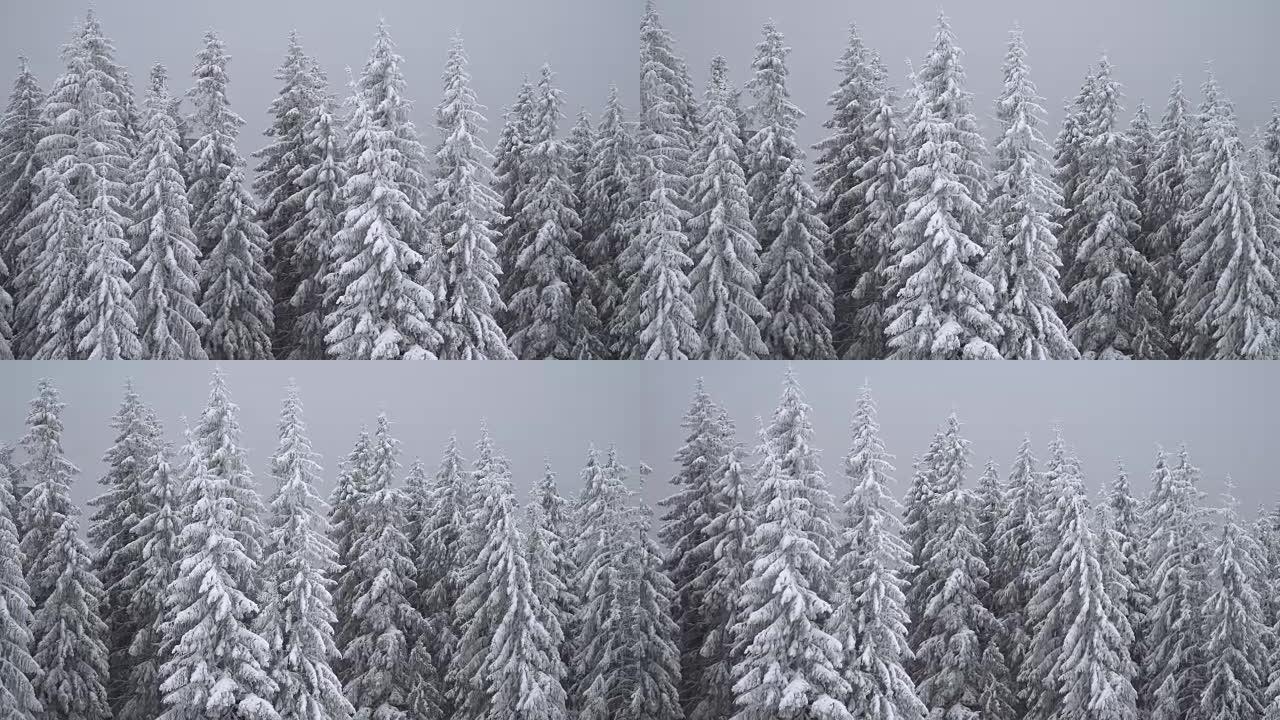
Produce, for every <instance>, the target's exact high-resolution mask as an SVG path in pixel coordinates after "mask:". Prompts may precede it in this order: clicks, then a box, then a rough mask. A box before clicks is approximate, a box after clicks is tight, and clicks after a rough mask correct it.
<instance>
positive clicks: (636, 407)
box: [0, 361, 1280, 514]
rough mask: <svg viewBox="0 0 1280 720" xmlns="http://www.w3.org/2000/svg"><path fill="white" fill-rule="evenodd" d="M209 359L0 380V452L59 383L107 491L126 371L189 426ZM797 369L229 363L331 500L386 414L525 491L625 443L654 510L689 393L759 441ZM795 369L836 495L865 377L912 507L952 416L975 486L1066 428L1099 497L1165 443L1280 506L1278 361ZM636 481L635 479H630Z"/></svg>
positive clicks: (398, 429) (1243, 491)
mask: <svg viewBox="0 0 1280 720" xmlns="http://www.w3.org/2000/svg"><path fill="white" fill-rule="evenodd" d="M212 368H213V364H212V363H202V362H183V363H179V362H167V363H166V362H148V363H146V364H145V365H142V364H138V363H132V364H131V363H88V362H61V363H53V362H22V363H6V364H5V365H4V370H5V372H4V373H3V374H2V375H0V397H4V398H6V401H5V402H4V403H3V404H0V408H2V409H0V442H4V443H12V442H14V441H16V440H17V439H18V438H19V437H20V436H21V434H22V432H23V422H24V419H25V416H26V408H27V400H28V399H29V398H30V397H31V395H32V394H33V390H34V388H35V384H36V381H37V380H38V379H39V378H40V377H42V376H47V377H50V378H52V379H53V380H54V381H55V383H56V384H57V385H58V387H59V388H60V389H61V391H62V395H63V400H64V402H66V403H67V409H66V413H65V425H66V435H65V441H64V445H65V449H66V452H67V454H68V456H69V457H70V458H71V459H72V460H73V461H74V462H75V463H76V464H77V465H79V467H80V468H81V470H82V471H83V472H82V474H81V476H80V477H79V478H78V480H77V481H76V488H75V495H76V497H77V498H78V499H80V500H84V499H86V498H88V497H89V496H91V495H92V494H95V493H96V492H98V489H97V487H96V484H95V483H96V480H97V478H98V477H99V476H100V474H101V470H102V465H101V462H100V458H101V456H102V453H103V451H105V450H106V449H107V447H108V446H109V445H110V443H111V441H112V433H111V431H110V429H109V427H108V424H107V423H108V421H109V419H110V417H111V415H112V414H113V413H114V412H115V411H116V408H117V407H118V405H119V402H120V397H121V388H122V386H123V383H124V381H125V378H126V377H128V376H130V375H133V376H134V381H135V384H136V387H137V389H138V391H139V393H140V394H141V395H142V397H143V398H144V400H146V401H147V402H148V403H150V404H152V405H153V406H154V407H155V408H156V409H157V411H158V412H159V414H160V416H161V418H162V420H163V421H164V423H165V426H166V430H167V431H168V434H169V436H170V437H171V438H172V439H174V440H175V441H176V440H178V439H179V437H180V425H179V422H178V418H179V417H180V416H182V415H188V416H190V417H192V418H195V417H196V416H197V415H198V413H199V412H200V410H201V408H202V407H203V405H204V402H205V400H206V398H207V394H208V381H209V376H210V373H211V371H212ZM785 368H786V365H785V364H783V363H780V362H766V361H759V362H750V363H732V362H702V363H640V362H633V363H426V364H419V363H384V364H380V365H378V366H377V369H376V371H373V366H372V365H371V364H370V363H342V362H327V363H305V362H292V363H282V362H237V363H228V364H225V365H224V369H225V371H226V374H227V380H228V384H229V387H230V390H231V393H232V397H233V399H234V401H235V402H236V403H237V404H238V405H239V406H240V409H241V425H242V427H243V430H244V438H243V444H244V446H245V447H246V448H247V449H248V452H249V459H250V462H251V464H252V467H253V470H254V472H255V474H256V475H257V476H258V479H259V480H260V481H261V482H262V483H263V489H264V491H265V490H266V488H267V487H268V485H267V483H269V480H268V478H267V475H266V468H265V461H266V458H267V457H268V456H269V455H270V453H271V452H272V450H273V448H274V443H275V425H276V421H277V417H278V412H279V406H280V400H281V398H282V397H283V394H284V388H285V386H286V384H287V383H288V380H289V378H290V377H294V378H296V380H297V381H298V383H299V385H300V387H301V389H302V393H303V402H304V406H305V409H306V416H307V421H308V423H309V425H310V430H311V436H312V440H313V442H314V445H315V447H316V449H317V450H318V451H319V452H320V453H322V454H323V456H324V468H325V473H324V474H325V487H324V492H325V493H326V494H327V493H328V490H329V488H330V486H331V483H332V481H333V478H334V474H335V472H336V469H337V461H338V459H339V458H340V457H341V456H343V455H345V454H346V452H347V451H348V450H349V449H350V447H351V444H352V443H353V441H354V440H355V437H356V434H357V433H358V431H359V429H360V426H361V424H363V423H372V422H373V420H374V419H375V418H376V416H377V414H378V412H379V411H381V410H385V411H387V413H388V414H389V416H390V418H391V420H392V422H393V423H394V426H395V434H396V436H397V437H398V438H399V439H400V440H401V441H402V443H403V449H404V456H403V458H402V460H403V462H404V463H405V465H407V464H408V462H409V461H410V460H412V459H413V458H414V457H416V456H421V457H423V458H424V460H426V461H427V462H428V463H429V465H430V466H431V467H433V468H434V466H435V463H436V461H437V459H438V457H439V454H440V450H441V448H442V447H443V446H444V444H445V442H446V440H447V439H448V437H449V434H450V433H451V432H454V431H456V432H457V433H458V437H459V440H460V441H461V443H462V444H463V446H464V449H465V450H466V451H467V452H468V456H470V454H471V450H472V446H473V443H474V442H475V440H476V437H477V434H478V428H479V424H480V420H481V418H486V419H487V421H488V424H489V427H490V430H491V432H492V434H493V435H494V437H495V439H496V440H497V443H498V445H499V446H500V448H501V449H502V450H503V451H504V452H505V453H506V454H507V456H508V457H509V458H510V459H511V461H512V466H513V471H514V475H515V482H516V485H517V487H518V488H519V490H520V492H521V494H522V496H523V495H524V493H526V492H527V490H528V489H529V488H531V487H532V485H533V483H534V482H535V481H536V480H537V478H538V477H540V474H541V468H542V461H543V458H544V457H549V458H550V459H551V461H552V463H553V466H554V468H555V470H556V471H557V472H558V473H559V476H560V478H561V486H562V489H563V490H564V492H566V493H576V492H577V490H578V488H579V482H578V471H579V469H580V468H581V466H582V462H583V459H584V457H585V453H586V449H587V447H588V444H590V443H595V444H596V445H597V446H599V447H602V448H603V447H606V446H607V445H608V444H609V443H611V442H616V443H617V445H618V449H619V452H620V454H621V457H622V459H623V461H624V462H626V463H627V464H628V465H629V466H630V467H631V468H632V469H633V470H635V469H637V468H638V467H639V464H640V463H641V462H644V463H648V464H649V465H651V466H652V467H654V469H655V476H654V478H653V479H652V480H651V481H650V486H649V487H648V488H647V489H646V492H645V494H646V496H647V497H648V498H649V499H651V500H656V499H658V498H661V497H663V496H664V495H666V494H667V493H668V491H669V486H668V485H667V483H666V481H667V479H668V478H669V477H670V476H671V474H672V472H673V469H674V466H673V463H672V461H671V457H672V455H673V454H674V452H675V451H676V449H677V448H678V447H679V446H680V444H681V442H682V439H683V431H682V430H681V428H680V426H679V424H680V420H681V418H682V417H683V414H684V412H685V410H686V409H687V407H688V404H689V399H690V396H691V394H692V390H693V387H694V383H695V381H696V379H697V378H698V377H699V376H703V377H705V379H706V383H707V387H708V390H709V391H710V392H711V393H712V394H713V395H714V397H715V398H716V399H717V400H718V401H719V402H721V403H723V404H724V405H725V406H726V407H727V408H728V410H729V412H730V413H731V415H732V416H733V418H734V419H735V420H736V422H737V425H738V431H739V437H740V439H741V440H743V441H744V442H747V443H749V444H750V445H754V440H755V431H756V428H757V425H756V422H755V417H756V416H761V415H764V416H767V415H768V414H770V413H771V412H772V410H773V408H774V406H775V405H776V402H777V399H778V395H779V393H780V390H781V383H782V378H783V373H784V370H785ZM795 368H796V372H797V376H798V378H799V380H800V383H801V385H802V387H803V389H804V391H805V394H806V397H807V399H808V402H809V403H810V405H812V407H813V422H814V426H815V440H814V444H815V446H816V447H817V448H819V449H820V450H821V453H822V461H823V466H824V467H825V468H826V470H827V473H828V475H829V476H830V477H831V478H832V482H833V486H834V487H836V488H841V487H843V485H842V483H843V479H842V477H843V476H842V475H841V459H842V458H843V456H844V454H845V453H846V452H847V449H848V428H849V421H850V415H851V412H852V410H853V406H854V401H855V399H856V398H857V393H858V388H859V387H860V386H861V384H862V383H863V382H864V381H869V382H870V383H871V385H872V388H873V389H874V392H875V396H876V398H877V401H878V403H879V406H880V420H881V424H882V427H883V434H884V439H885V443H886V444H887V446H888V449H889V451H890V452H892V453H893V454H894V455H896V456H897V462H896V465H897V467H898V472H897V478H898V487H897V488H896V494H897V495H898V496H899V497H901V495H902V493H903V491H904V490H905V486H906V483H907V482H908V480H909V478H910V473H909V471H910V466H911V456H912V455H913V454H917V453H921V452H923V451H924V450H925V449H926V448H927V446H928V443H929V441H930V439H931V438H932V436H933V432H934V430H935V429H936V428H937V427H938V426H939V425H940V424H941V423H942V422H943V421H944V420H945V418H946V416H947V415H948V414H949V413H951V412H952V411H953V410H954V411H955V412H957V413H958V414H959V417H960V420H961V422H962V423H963V425H964V433H965V435H966V436H967V437H968V438H969V439H970V440H971V441H972V442H973V449H974V458H973V460H974V464H975V466H977V467H975V470H974V472H973V473H972V474H971V477H970V480H971V481H975V480H976V479H977V475H978V471H979V470H980V467H981V465H982V464H983V463H984V462H985V460H986V458H988V457H994V458H995V459H996V460H997V462H998V463H999V464H1000V466H1001V468H1002V474H1003V472H1004V471H1005V470H1007V467H1008V465H1009V463H1010V461H1011V460H1012V458H1013V455H1014V453H1015V451H1016V449H1017V446H1018V444H1019V443H1020V442H1021V440H1022V437H1023V436H1024V434H1029V435H1030V436H1031V438H1032V440H1033V441H1034V443H1035V445H1036V448H1037V452H1038V455H1039V456H1041V457H1042V458H1043V456H1044V455H1045V447H1046V445H1047V444H1048V442H1049V440H1050V438H1051V437H1052V429H1053V427H1054V426H1060V427H1061V428H1062V430H1063V433H1064V436H1065V437H1066V439H1067V442H1068V443H1069V444H1070V445H1072V446H1073V447H1074V448H1075V449H1076V450H1077V451H1078V453H1079V454H1080V457H1081V460H1082V462H1083V466H1084V469H1085V473H1086V475H1087V481H1088V484H1089V487H1090V488H1091V489H1097V488H1099V487H1101V486H1102V485H1103V484H1105V483H1109V482H1110V481H1111V479H1112V478H1113V477H1114V468H1115V461H1116V459H1117V458H1120V459H1123V460H1125V461H1126V462H1127V464H1128V466H1129V470H1130V473H1131V477H1132V478H1133V481H1134V484H1135V486H1136V488H1137V489H1138V490H1139V491H1145V489H1146V487H1147V485H1148V483H1147V475H1148V473H1149V471H1150V467H1151V463H1152V459H1153V457H1154V452H1155V447H1156V445H1157V443H1162V444H1164V445H1165V446H1166V447H1168V448H1169V449H1170V450H1171V451H1172V450H1174V449H1176V446H1177V445H1178V444H1179V443H1182V442H1186V443H1187V444H1188V446H1189V448H1190V450H1191V455H1192V459H1193V460H1194V462H1195V463H1196V464H1197V465H1199V466H1200V467H1201V469H1202V470H1203V471H1204V478H1205V479H1204V484H1203V488H1204V490H1205V491H1206V492H1208V493H1209V494H1210V496H1211V499H1214V500H1216V496H1217V495H1218V493H1220V492H1221V490H1222V489H1223V481H1224V479H1225V478H1226V476H1227V475H1231V476H1232V477H1233V479H1234V481H1235V483H1236V485H1237V487H1238V490H1237V492H1238V494H1239V496H1240V499H1241V501H1242V507H1243V509H1244V511H1245V512H1247V513H1249V514H1252V513H1253V511H1254V510H1255V509H1256V508H1257V507H1258V506H1259V505H1263V504H1265V505H1267V506H1270V505H1272V504H1274V503H1275V502H1276V501H1277V500H1280V486H1277V483H1276V475H1275V471H1274V468H1275V462H1274V433H1275V428H1276V427H1280V423H1277V418H1276V414H1277V410H1276V408H1278V407H1280V373H1277V372H1276V371H1275V366H1274V365H1273V364H1270V363H1195V362H1177V363H927V362H917V363H908V362H902V363H885V362H865V363H855V362H838V363H835V362H832V363H818V362H812V363H802V364H798V365H796V366H795ZM633 477H634V473H633Z"/></svg>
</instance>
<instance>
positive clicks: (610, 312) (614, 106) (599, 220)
mask: <svg viewBox="0 0 1280 720" xmlns="http://www.w3.org/2000/svg"><path fill="white" fill-rule="evenodd" d="M626 114H627V113H626V109H625V108H624V107H623V106H622V103H621V101H620V100H619V99H618V88H617V86H611V87H610V88H609V99H608V101H607V102H606V103H605V108H604V113H603V115H601V118H600V126H599V127H598V128H597V129H596V141H595V144H594V145H593V146H592V147H591V165H590V167H589V168H588V169H587V174H586V177H585V178H584V179H583V183H582V184H583V193H582V196H581V197H579V198H578V202H579V203H580V205H581V208H582V212H581V220H582V245H581V247H582V258H581V259H582V261H583V263H584V264H585V265H586V266H587V270H588V271H589V272H590V273H591V277H592V280H591V287H592V289H593V291H594V294H595V296H594V297H593V298H592V304H593V305H594V306H595V309H596V312H597V314H598V316H599V319H600V325H601V327H602V328H603V337H602V339H603V342H604V345H605V348H606V352H607V353H609V355H608V356H609V357H612V353H613V348H614V347H615V346H616V345H617V342H618V338H616V337H613V335H612V332H613V330H612V328H613V327H614V325H615V322H616V320H615V315H616V314H617V312H618V311H619V309H620V308H621V305H622V300H623V295H624V293H625V287H624V285H623V279H622V278H621V277H620V275H619V272H620V269H619V265H618V262H619V256H620V255H621V254H622V252H623V249H624V248H625V247H626V246H627V237H628V235H627V227H626V226H627V223H628V221H629V219H630V218H629V215H630V202H631V198H630V197H629V194H628V193H629V191H630V188H631V184H632V182H633V176H634V168H633V166H634V162H635V153H636V140H635V136H634V133H633V132H632V128H631V125H630V124H629V123H628V122H627V120H626Z"/></svg>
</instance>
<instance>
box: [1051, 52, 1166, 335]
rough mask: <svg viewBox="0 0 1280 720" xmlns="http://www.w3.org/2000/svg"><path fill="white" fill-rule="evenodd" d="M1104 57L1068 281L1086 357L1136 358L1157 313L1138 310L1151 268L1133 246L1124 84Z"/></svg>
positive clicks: (1072, 223)
mask: <svg viewBox="0 0 1280 720" xmlns="http://www.w3.org/2000/svg"><path fill="white" fill-rule="evenodd" d="M1111 73H1112V65H1111V63H1110V61H1109V60H1108V59H1107V58H1106V57H1105V56H1104V57H1103V58H1102V60H1101V62H1100V63H1099V67H1098V72H1097V74H1096V75H1095V76H1094V78H1093V81H1092V83H1091V86H1090V94H1089V96H1088V101H1087V102H1088V105H1087V109H1088V113H1087V118H1086V119H1087V125H1086V126H1085V127H1084V128H1083V129H1082V130H1083V132H1085V133H1087V137H1088V141H1087V145H1085V147H1084V153H1083V156H1082V157H1081V159H1080V163H1081V166H1082V167H1081V171H1082V173H1083V177H1082V178H1081V180H1080V184H1079V186H1078V187H1077V189H1076V191H1075V192H1076V195H1075V200H1076V207H1075V208H1074V210H1073V213H1074V214H1073V215H1072V216H1071V217H1070V218H1069V219H1068V227H1069V228H1072V227H1074V228H1076V229H1078V230H1079V235H1078V237H1077V240H1078V245H1077V246H1076V248H1075V252H1074V260H1073V262H1072V264H1071V265H1070V268H1071V269H1070V272H1069V274H1068V276H1067V284H1068V285H1069V286H1070V289H1069V290H1068V292H1067V298H1068V301H1069V305H1070V307H1069V313H1068V317H1069V321H1068V325H1069V326H1070V336H1071V340H1072V342H1074V343H1075V345H1076V347H1077V348H1078V349H1079V350H1080V354H1081V356H1082V357H1084V358H1086V359H1091V360H1116V359H1126V358H1132V357H1135V355H1136V353H1135V342H1134V340H1135V338H1138V337H1140V336H1141V335H1143V334H1144V327H1143V326H1144V325H1145V324H1147V323H1148V322H1149V321H1150V320H1152V318H1148V317H1143V316H1142V315H1141V314H1140V313H1138V312H1137V311H1136V307H1137V303H1136V298H1137V297H1138V295H1139V293H1140V291H1141V288H1142V285H1143V283H1144V281H1145V279H1146V278H1147V277H1148V276H1149V275H1150V274H1151V267H1150V265H1149V264H1148V263H1147V262H1146V259H1145V258H1144V257H1143V256H1142V254H1141V253H1140V252H1138V250H1137V249H1136V248H1135V246H1134V242H1135V239H1136V238H1137V236H1138V230H1139V226H1138V219H1139V210H1138V206H1137V205H1136V204H1135V202H1134V200H1135V198H1136V191H1135V188H1134V185H1133V180H1132V178H1131V177H1130V176H1129V156H1128V151H1129V148H1128V143H1127V139H1126V138H1125V136H1124V133H1123V132H1122V131H1121V130H1120V129H1119V117H1118V115H1119V112H1120V84H1119V83H1118V82H1116V81H1115V80H1113V79H1112V77H1111Z"/></svg>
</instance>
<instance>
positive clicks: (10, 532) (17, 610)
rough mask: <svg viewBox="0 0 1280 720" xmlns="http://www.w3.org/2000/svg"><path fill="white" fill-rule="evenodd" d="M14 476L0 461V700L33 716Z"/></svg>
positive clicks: (21, 715)
mask: <svg viewBox="0 0 1280 720" xmlns="http://www.w3.org/2000/svg"><path fill="white" fill-rule="evenodd" d="M13 489H14V477H13V473H12V471H11V470H10V469H9V467H8V465H7V464H4V465H0V700H3V702H4V706H5V708H6V711H5V712H6V714H7V717H8V718H9V719H10V720H36V718H37V717H42V716H41V715H40V712H41V707H40V701H39V700H37V699H36V695H35V690H34V689H33V687H32V681H33V680H35V679H36V678H37V677H38V676H39V673H40V666H39V665H37V664H36V662H35V660H33V659H32V657H31V651H32V647H31V643H32V640H33V638H32V635H31V629H32V624H33V623H34V618H33V616H32V614H31V593H30V591H29V590H28V589H27V579H26V577H25V576H24V574H23V570H22V566H23V564H24V562H25V560H24V556H23V554H22V550H21V549H20V548H19V547H18V540H19V538H18V529H17V527H16V526H15V525H14V522H13V509H14V507H15V506H16V502H15V501H14V499H13Z"/></svg>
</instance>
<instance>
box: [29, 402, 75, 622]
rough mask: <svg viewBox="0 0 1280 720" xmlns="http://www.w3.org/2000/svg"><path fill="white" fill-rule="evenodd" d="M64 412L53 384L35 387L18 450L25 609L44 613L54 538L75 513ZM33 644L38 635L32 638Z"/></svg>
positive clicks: (54, 572)
mask: <svg viewBox="0 0 1280 720" xmlns="http://www.w3.org/2000/svg"><path fill="white" fill-rule="evenodd" d="M65 408H66V406H65V404H63V402H62V400H61V396H60V395H59V393H58V390H57V388H55V387H54V386H53V382H52V381H50V380H48V379H44V380H41V381H40V382H39V383H38V384H37V385H36V396H35V397H34V398H32V399H31V404H30V409H29V410H28V411H27V423H26V424H27V432H26V434H24V435H23V436H22V448H23V449H24V450H25V451H26V454H27V462H26V463H25V464H23V466H22V470H21V472H22V477H24V478H27V479H28V482H30V483H31V486H30V489H28V490H27V492H26V493H25V494H24V495H23V497H22V500H21V501H20V502H21V513H20V515H19V527H21V528H22V540H21V550H22V556H23V557H24V558H25V560H26V565H25V571H26V578H27V588H28V590H29V591H30V593H31V606H32V608H34V609H35V610H36V611H38V610H39V609H40V608H42V607H44V606H45V604H46V602H47V601H48V599H49V596H50V595H52V594H53V592H54V589H55V585H56V583H57V581H58V574H59V573H60V572H61V569H62V568H61V567H60V566H59V565H57V560H58V553H59V552H60V551H61V550H62V548H61V547H60V546H59V545H58V544H57V534H58V532H60V530H61V529H62V527H63V526H64V525H65V524H66V519H67V518H68V517H71V516H73V515H75V514H77V513H78V512H79V510H78V508H76V506H75V505H74V504H72V502H71V482H72V480H73V478H74V477H75V476H76V475H77V474H79V472H80V469H79V468H77V467H76V466H75V465H73V464H72V463H71V461H70V460H67V458H66V456H65V455H64V454H63V451H62V431H63V424H62V411H63V410H64V409H65ZM36 639H37V641H38V640H39V635H38V634H37V637H36Z"/></svg>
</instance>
